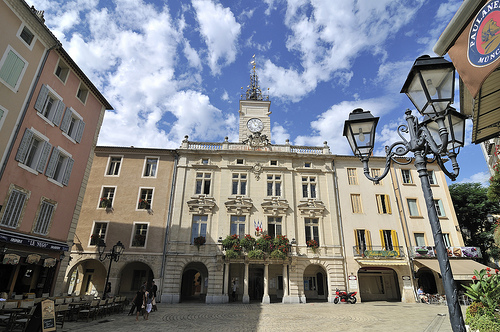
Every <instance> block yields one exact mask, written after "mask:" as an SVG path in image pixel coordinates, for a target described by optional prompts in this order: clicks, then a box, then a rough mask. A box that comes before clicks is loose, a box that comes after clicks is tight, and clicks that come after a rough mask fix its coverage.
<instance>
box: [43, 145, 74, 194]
mask: <svg viewBox="0 0 500 332" xmlns="http://www.w3.org/2000/svg"><path fill="white" fill-rule="evenodd" d="M61 157H63V161H62V162H63V164H62V165H59V161H60V160H61ZM74 163H75V160H74V159H73V156H72V155H71V153H69V152H68V151H66V150H64V149H63V148H61V147H60V146H58V147H54V149H52V154H51V155H50V159H49V162H48V164H47V169H46V171H45V175H46V176H47V180H48V181H49V182H52V183H54V184H56V185H58V186H61V187H62V186H67V185H68V183H69V179H70V177H71V171H72V170H73V165H74ZM59 167H60V168H59Z"/></svg>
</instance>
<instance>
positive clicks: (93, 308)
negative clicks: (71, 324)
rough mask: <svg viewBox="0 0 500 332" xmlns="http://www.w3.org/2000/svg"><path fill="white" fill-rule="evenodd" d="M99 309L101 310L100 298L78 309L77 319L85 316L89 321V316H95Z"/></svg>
mask: <svg viewBox="0 0 500 332" xmlns="http://www.w3.org/2000/svg"><path fill="white" fill-rule="evenodd" d="M97 310H99V300H93V301H92V302H90V304H87V305H83V306H81V307H80V310H79V311H78V316H77V320H78V319H80V318H85V319H86V320H87V322H88V321H89V318H92V319H94V318H95V315H96V313H97Z"/></svg>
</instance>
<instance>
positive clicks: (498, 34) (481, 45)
mask: <svg viewBox="0 0 500 332" xmlns="http://www.w3.org/2000/svg"><path fill="white" fill-rule="evenodd" d="M467 57H468V59H469V62H470V63H471V64H472V65H473V66H475V67H486V66H489V65H490V64H492V63H493V62H495V61H497V60H498V59H499V58H500V0H495V1H490V2H488V3H487V4H486V5H485V6H484V7H483V8H482V9H481V10H480V11H479V13H478V14H477V16H476V17H475V18H474V21H473V22H472V26H471V29H470V32H469V45H468V51H467Z"/></svg>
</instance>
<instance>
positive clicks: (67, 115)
mask: <svg viewBox="0 0 500 332" xmlns="http://www.w3.org/2000/svg"><path fill="white" fill-rule="evenodd" d="M72 114H73V111H72V110H71V108H69V107H66V112H65V113H64V117H63V119H62V122H61V127H60V128H61V130H62V131H64V132H65V133H66V134H67V133H68V130H69V125H70V123H71V115H72Z"/></svg>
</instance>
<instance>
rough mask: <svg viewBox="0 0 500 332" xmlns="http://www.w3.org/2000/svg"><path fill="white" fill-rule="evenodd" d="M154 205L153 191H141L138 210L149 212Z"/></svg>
mask: <svg viewBox="0 0 500 332" xmlns="http://www.w3.org/2000/svg"><path fill="white" fill-rule="evenodd" d="M152 203H153V189H149V188H148V189H144V188H143V189H141V193H140V196H139V202H138V203H137V209H139V210H149V209H151V206H152Z"/></svg>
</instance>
